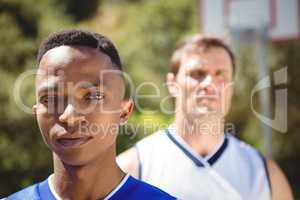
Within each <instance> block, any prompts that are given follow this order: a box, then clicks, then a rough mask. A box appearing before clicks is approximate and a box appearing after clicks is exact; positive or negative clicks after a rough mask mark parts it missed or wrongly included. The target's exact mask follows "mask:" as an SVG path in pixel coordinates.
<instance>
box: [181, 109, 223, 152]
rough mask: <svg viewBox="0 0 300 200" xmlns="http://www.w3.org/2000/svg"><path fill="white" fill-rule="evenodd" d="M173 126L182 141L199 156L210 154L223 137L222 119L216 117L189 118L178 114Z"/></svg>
mask: <svg viewBox="0 0 300 200" xmlns="http://www.w3.org/2000/svg"><path fill="white" fill-rule="evenodd" d="M175 125H176V128H177V131H178V134H179V135H180V136H181V137H182V138H183V140H184V141H185V142H186V143H187V144H189V146H190V147H191V148H192V149H193V150H194V151H195V152H197V153H198V154H199V155H201V156H206V155H208V154H210V153H212V152H213V151H214V150H215V149H216V148H217V146H218V145H219V144H220V142H221V140H222V139H223V137H224V118H223V117H220V116H216V115H203V116H201V117H197V118H191V117H186V116H185V115H184V114H182V113H181V114H180V113H178V114H176V117H175Z"/></svg>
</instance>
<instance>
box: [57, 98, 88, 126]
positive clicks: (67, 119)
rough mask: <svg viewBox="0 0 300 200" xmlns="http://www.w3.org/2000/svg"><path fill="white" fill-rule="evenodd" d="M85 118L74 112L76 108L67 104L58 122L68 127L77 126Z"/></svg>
mask: <svg viewBox="0 0 300 200" xmlns="http://www.w3.org/2000/svg"><path fill="white" fill-rule="evenodd" d="M84 119H85V118H84V116H82V115H81V114H80V113H78V112H77V111H76V108H75V106H74V105H72V104H70V103H69V104H68V105H67V106H66V108H65V109H64V111H63V113H62V114H60V116H59V121H60V122H62V123H66V124H68V126H74V125H76V124H79V123H80V122H81V121H83V120H84Z"/></svg>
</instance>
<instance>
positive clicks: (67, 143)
mask: <svg viewBox="0 0 300 200" xmlns="http://www.w3.org/2000/svg"><path fill="white" fill-rule="evenodd" d="M90 139H92V137H89V136H74V135H65V136H62V137H59V138H57V139H56V140H55V141H56V143H57V144H58V145H59V146H60V147H63V148H74V147H79V146H81V145H83V144H85V143H87V142H88V141H89V140H90Z"/></svg>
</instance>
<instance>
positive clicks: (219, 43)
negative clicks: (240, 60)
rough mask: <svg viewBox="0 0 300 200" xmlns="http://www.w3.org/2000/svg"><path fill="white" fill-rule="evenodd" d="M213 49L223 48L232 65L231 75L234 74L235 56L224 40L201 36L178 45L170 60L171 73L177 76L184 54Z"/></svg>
mask: <svg viewBox="0 0 300 200" xmlns="http://www.w3.org/2000/svg"><path fill="white" fill-rule="evenodd" d="M213 47H220V48H223V49H224V50H225V51H226V52H227V53H228V54H229V56H230V59H231V63H232V69H233V74H234V73H235V68H236V66H235V65H236V64H235V56H234V54H233V51H232V50H231V48H230V47H229V45H228V44H226V43H225V42H224V40H222V39H221V38H219V37H215V36H208V35H201V34H197V35H195V36H193V37H190V38H188V39H187V40H185V41H183V42H182V43H179V45H178V46H177V48H176V49H175V51H174V53H173V55H172V58H171V72H172V73H174V74H175V75H177V73H178V71H179V68H180V65H181V59H182V56H183V55H184V54H185V53H186V52H193V51H198V50H203V51H206V50H208V49H210V48H213Z"/></svg>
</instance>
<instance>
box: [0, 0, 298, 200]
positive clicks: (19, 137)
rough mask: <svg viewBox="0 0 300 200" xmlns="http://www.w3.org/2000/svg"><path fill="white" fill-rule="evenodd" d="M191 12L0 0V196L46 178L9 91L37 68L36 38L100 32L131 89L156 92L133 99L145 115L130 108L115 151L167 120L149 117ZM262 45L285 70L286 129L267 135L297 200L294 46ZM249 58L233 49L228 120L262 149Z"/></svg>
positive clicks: (137, 0)
mask: <svg viewBox="0 0 300 200" xmlns="http://www.w3.org/2000/svg"><path fill="white" fill-rule="evenodd" d="M197 8H198V6H197V2H196V1H193V0H172V1H164V0H89V1H85V0H64V1H59V0H40V1H36V0H23V1H19V0H0V41H1V45H0V197H4V196H6V195H8V194H10V193H12V192H15V191H17V190H19V189H21V188H23V187H25V186H28V185H30V184H32V183H34V182H37V181H41V180H43V179H45V178H46V177H48V175H49V174H50V173H51V172H52V158H51V153H50V151H49V150H48V149H47V147H46V146H45V145H44V143H43V141H42V138H41V136H40V133H39V130H38V127H37V124H36V121H35V120H34V118H33V117H32V116H31V115H30V114H27V113H25V112H23V111H22V110H21V109H19V108H18V106H17V105H16V103H15V100H14V97H13V92H12V91H13V87H14V83H15V81H16V78H17V77H18V76H19V75H20V74H21V73H22V72H24V71H25V70H29V69H35V68H36V62H35V56H36V53H37V49H38V46H39V44H40V42H41V40H42V39H43V38H45V37H46V36H47V35H48V34H49V33H51V32H54V31H58V30H61V29H65V28H74V27H75V28H84V29H89V30H92V31H96V32H99V33H103V34H104V35H107V36H108V37H110V38H111V39H112V40H113V42H114V43H115V44H116V46H117V48H118V50H119V53H120V55H121V58H122V60H123V65H124V70H125V71H126V72H127V73H128V74H129V75H130V76H131V78H132V79H133V81H134V83H135V84H136V85H139V84H141V83H143V82H144V81H149V82H153V83H156V84H157V85H159V86H160V93H161V94H160V97H159V98H154V99H153V98H151V99H149V98H143V99H139V106H140V108H142V109H143V111H144V112H141V109H140V110H136V111H135V112H134V113H133V115H132V117H131V119H130V121H129V123H128V125H127V126H124V127H123V128H121V131H120V136H119V138H118V144H117V150H118V153H119V152H121V151H123V150H125V149H127V148H129V147H130V146H132V145H133V144H134V143H135V142H136V141H138V140H139V139H141V138H142V137H145V136H146V135H147V134H151V133H152V132H153V131H155V130H157V129H160V128H163V127H166V126H167V125H168V124H169V123H171V122H172V121H173V115H172V114H169V115H168V114H165V113H162V112H160V111H157V112H152V111H153V110H157V108H158V107H159V106H160V105H161V100H162V99H163V98H164V97H166V96H167V95H168V93H167V90H166V87H165V86H164V84H163V83H164V78H165V74H166V73H167V72H168V71H169V60H170V56H171V55H172V51H173V50H174V48H175V46H176V44H177V43H178V41H180V40H182V39H183V38H185V37H186V36H188V35H190V34H193V33H197V32H201V28H200V23H199V19H198V18H199V14H201V13H199V10H198V9H197ZM287 23H288V22H287ZM268 47H269V48H268V58H269V67H270V71H271V72H273V71H276V70H277V69H280V68H282V67H285V66H287V67H288V83H287V85H285V86H284V87H287V88H288V131H287V133H284V134H283V133H278V132H276V131H275V130H273V140H272V147H273V158H274V159H275V160H276V161H277V162H278V163H279V165H280V166H281V168H282V169H283V171H284V172H285V174H286V175H287V177H288V179H289V181H290V183H291V186H292V188H293V192H294V194H295V196H296V198H297V199H300V170H299V169H300V159H299V158H300V156H299V152H300V135H299V129H300V120H299V117H297V114H299V113H300V101H299V96H300V89H299V85H300V78H299V77H300V67H299V63H300V54H299V51H300V41H291V42H285V43H276V44H274V43H269V44H268ZM254 53H255V52H253V50H252V49H251V48H244V49H243V50H242V51H240V54H239V57H238V58H239V62H238V64H239V70H238V73H237V76H236V81H237V82H238V84H235V97H234V102H233V104H232V105H233V107H232V110H231V113H230V115H229V116H228V118H227V121H228V122H230V123H233V124H234V126H235V132H234V133H235V134H236V135H237V137H239V138H242V139H244V140H245V141H247V142H248V143H250V144H252V145H253V146H255V147H256V148H257V149H259V150H261V151H263V145H262V133H261V127H260V121H259V119H257V118H256V117H255V116H254V114H253V112H252V111H251V109H250V95H251V94H250V93H251V89H252V88H253V87H254V86H255V84H256V83H257V73H258V72H257V70H258V69H257V67H255V64H254V63H253V59H252V58H253V56H252V54H254ZM281 87H282V86H281ZM271 90H272V89H271ZM21 93H22V99H23V101H24V102H25V104H26V105H28V106H29V107H31V106H32V105H33V104H34V101H35V97H34V77H29V78H27V79H25V80H24V82H23V83H22V87H21ZM153 93H155V91H154V89H153V88H152V87H147V86H145V87H143V89H142V90H140V91H139V94H146V95H147V94H153ZM271 93H272V92H271ZM164 106H165V107H166V108H169V109H170V110H172V108H173V106H174V105H173V102H172V101H171V100H170V101H165V102H164ZM145 111H146V112H145ZM147 111H149V112H147ZM297 130H298V131H297ZM297 134H298V135H297Z"/></svg>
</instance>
